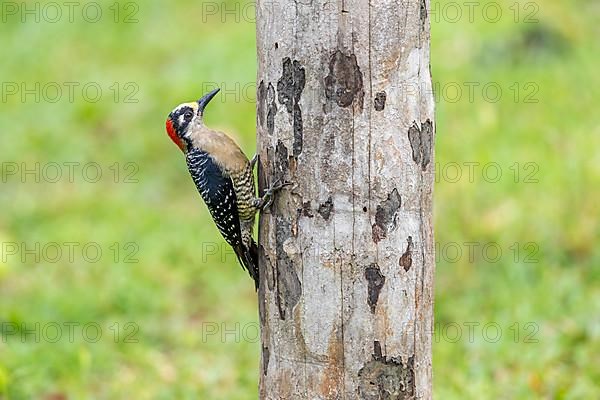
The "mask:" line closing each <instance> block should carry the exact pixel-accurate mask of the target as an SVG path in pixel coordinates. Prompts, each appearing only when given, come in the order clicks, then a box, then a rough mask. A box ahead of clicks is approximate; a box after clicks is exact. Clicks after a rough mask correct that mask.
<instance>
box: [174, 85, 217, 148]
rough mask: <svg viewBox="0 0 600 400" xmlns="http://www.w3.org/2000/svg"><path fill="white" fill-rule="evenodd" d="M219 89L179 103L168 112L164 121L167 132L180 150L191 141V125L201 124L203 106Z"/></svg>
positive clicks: (204, 106)
mask: <svg viewBox="0 0 600 400" xmlns="http://www.w3.org/2000/svg"><path fill="white" fill-rule="evenodd" d="M219 90H220V89H215V90H213V91H211V92H209V93H207V94H205V95H204V96H202V98H201V99H200V100H198V101H196V102H193V103H183V104H180V105H178V106H177V107H175V109H174V110H173V111H171V113H170V114H169V117H168V118H167V123H166V126H167V133H168V134H169V137H170V138H171V140H172V141H173V142H174V143H175V144H176V145H177V146H178V147H179V148H180V149H181V150H182V151H185V149H186V148H187V146H188V145H189V144H190V143H191V138H190V134H191V132H192V129H193V127H196V126H202V117H203V116H204V108H206V105H207V104H208V103H209V102H210V101H211V100H212V98H213V97H215V95H216V94H217V93H218V92H219Z"/></svg>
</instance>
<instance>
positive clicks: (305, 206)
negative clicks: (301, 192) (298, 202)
mask: <svg viewBox="0 0 600 400" xmlns="http://www.w3.org/2000/svg"><path fill="white" fill-rule="evenodd" d="M311 207H312V205H311V204H310V201H305V202H304V203H302V215H304V216H305V217H308V218H312V217H314V214H313V213H312V211H311Z"/></svg>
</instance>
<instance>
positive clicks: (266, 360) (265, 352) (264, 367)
mask: <svg viewBox="0 0 600 400" xmlns="http://www.w3.org/2000/svg"><path fill="white" fill-rule="evenodd" d="M269 358H271V352H270V351H269V347H268V346H263V348H262V370H263V375H264V376H267V369H268V368H269Z"/></svg>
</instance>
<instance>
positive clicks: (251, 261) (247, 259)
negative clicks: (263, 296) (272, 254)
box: [235, 239, 259, 290]
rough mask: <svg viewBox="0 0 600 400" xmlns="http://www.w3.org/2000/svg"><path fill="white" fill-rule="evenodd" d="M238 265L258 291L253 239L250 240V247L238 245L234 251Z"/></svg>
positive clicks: (255, 253)
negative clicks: (242, 268)
mask: <svg viewBox="0 0 600 400" xmlns="http://www.w3.org/2000/svg"><path fill="white" fill-rule="evenodd" d="M235 254H236V255H237V258H238V260H239V261H240V264H242V266H243V267H244V269H245V270H246V271H248V273H249V274H250V277H251V278H252V279H253V280H254V288H255V289H256V290H258V279H259V274H258V246H257V245H256V242H255V241H254V239H251V242H250V247H246V246H245V245H243V244H242V245H240V246H239V247H237V248H236V249H235Z"/></svg>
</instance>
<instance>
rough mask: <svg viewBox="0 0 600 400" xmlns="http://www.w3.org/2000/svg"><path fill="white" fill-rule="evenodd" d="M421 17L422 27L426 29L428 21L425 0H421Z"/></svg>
mask: <svg viewBox="0 0 600 400" xmlns="http://www.w3.org/2000/svg"><path fill="white" fill-rule="evenodd" d="M419 18H420V19H421V29H423V30H425V23H426V22H427V4H426V3H425V0H421V1H420V4H419Z"/></svg>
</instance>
